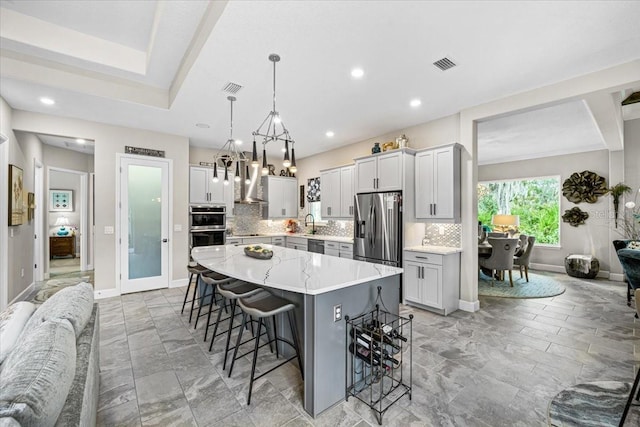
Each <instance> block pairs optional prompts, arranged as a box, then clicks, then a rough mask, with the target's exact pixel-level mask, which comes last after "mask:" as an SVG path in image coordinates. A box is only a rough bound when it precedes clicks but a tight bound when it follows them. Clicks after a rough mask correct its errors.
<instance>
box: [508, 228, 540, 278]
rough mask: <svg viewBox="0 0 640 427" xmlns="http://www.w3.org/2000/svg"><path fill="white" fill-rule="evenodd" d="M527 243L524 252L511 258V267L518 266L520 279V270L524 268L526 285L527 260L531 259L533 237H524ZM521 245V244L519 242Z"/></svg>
mask: <svg viewBox="0 0 640 427" xmlns="http://www.w3.org/2000/svg"><path fill="white" fill-rule="evenodd" d="M526 237H527V243H526V247H525V249H524V252H523V253H522V254H521V255H519V256H518V255H517V254H516V256H514V257H513V265H514V266H518V269H519V270H520V278H521V279H522V269H523V268H524V275H525V277H526V279H527V283H528V282H529V260H530V259H531V251H533V244H534V243H535V241H536V237H535V236H526ZM521 244H522V242H521Z"/></svg>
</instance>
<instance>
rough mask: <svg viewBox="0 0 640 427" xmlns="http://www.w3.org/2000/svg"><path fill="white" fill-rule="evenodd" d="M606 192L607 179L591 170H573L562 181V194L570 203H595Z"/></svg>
mask: <svg viewBox="0 0 640 427" xmlns="http://www.w3.org/2000/svg"><path fill="white" fill-rule="evenodd" d="M608 192H609V189H608V188H607V180H606V179H604V178H603V177H601V176H600V175H598V174H597V173H595V172H591V171H582V172H574V173H572V174H571V176H570V177H569V178H567V179H565V181H564V182H563V183H562V195H563V196H564V197H566V198H567V200H569V201H570V202H572V203H581V202H587V203H595V202H596V201H597V200H598V197H600V196H604V195H605V194H607V193H608Z"/></svg>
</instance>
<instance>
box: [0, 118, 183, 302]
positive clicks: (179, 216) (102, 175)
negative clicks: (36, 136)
mask: <svg viewBox="0 0 640 427" xmlns="http://www.w3.org/2000/svg"><path fill="white" fill-rule="evenodd" d="M11 120H12V126H13V128H14V129H16V130H20V131H23V132H31V133H42V134H49V135H67V136H68V135H71V136H73V137H77V138H85V139H91V140H93V141H95V158H96V159H99V161H98V162H95V190H96V198H95V221H96V222H95V227H96V232H95V242H94V245H95V247H96V248H97V250H96V256H95V259H94V271H95V289H96V291H98V292H99V293H100V295H103V293H102V291H111V292H115V291H116V283H117V282H116V268H115V267H116V241H117V238H118V235H117V233H116V234H106V233H105V232H104V231H105V227H114V226H115V225H116V199H117V189H116V173H117V172H116V171H117V169H116V163H117V154H118V153H124V150H125V145H130V146H135V147H145V148H155V149H159V150H164V151H165V155H166V158H168V159H172V160H173V176H172V179H171V185H172V192H173V194H172V196H173V205H172V207H171V208H172V210H173V224H171V225H170V227H171V229H172V230H173V228H174V225H181V231H173V232H172V235H171V236H170V242H171V249H172V258H171V260H170V263H171V266H170V269H171V275H170V277H169V281H171V280H173V281H183V280H185V279H186V278H187V269H186V266H187V262H188V239H187V238H188V235H187V231H186V230H187V228H188V227H187V225H188V198H189V192H188V191H187V190H188V188H189V140H188V138H186V137H181V136H177V135H169V134H164V133H159V132H152V131H147V130H143V129H132V128H125V127H120V126H112V125H105V124H103V123H98V122H90V121H86V120H78V119H72V118H68V117H57V116H51V115H47V114H39V113H31V112H27V111H20V110H15V111H13V112H12V119H11ZM67 168H68V169H77V167H73V166H70V167H69V166H68V167H67ZM29 263H30V260H29ZM107 295H111V293H110V294H107Z"/></svg>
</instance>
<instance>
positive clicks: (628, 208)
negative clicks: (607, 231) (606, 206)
mask: <svg viewBox="0 0 640 427" xmlns="http://www.w3.org/2000/svg"><path fill="white" fill-rule="evenodd" d="M635 194H636V195H635V197H634V199H633V201H630V202H627V203H625V204H624V207H625V210H624V212H623V213H622V217H621V218H620V221H619V223H620V228H621V229H622V231H621V234H622V235H623V236H624V237H625V238H626V239H630V240H640V205H638V195H639V194H640V188H639V189H638V191H636V193H635Z"/></svg>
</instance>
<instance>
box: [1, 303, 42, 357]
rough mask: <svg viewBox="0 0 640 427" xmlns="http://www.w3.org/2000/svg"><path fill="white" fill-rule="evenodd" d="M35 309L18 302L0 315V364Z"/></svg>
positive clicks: (33, 306)
mask: <svg viewBox="0 0 640 427" xmlns="http://www.w3.org/2000/svg"><path fill="white" fill-rule="evenodd" d="M35 309H36V306H35V304H33V303H31V302H28V301H20V302H17V303H15V304H11V305H10V306H9V307H7V308H5V309H4V310H3V311H2V312H1V313H0V364H1V363H2V362H4V359H6V358H7V356H8V355H9V353H11V350H12V349H13V347H14V346H15V344H16V342H17V341H18V337H19V336H20V334H21V333H22V330H23V329H24V325H26V324H27V322H28V321H29V318H30V317H31V315H32V314H33V311H34V310H35Z"/></svg>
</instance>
